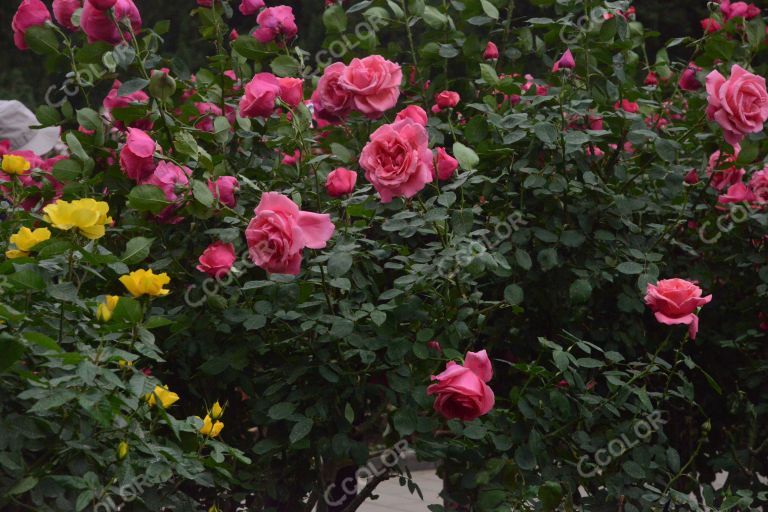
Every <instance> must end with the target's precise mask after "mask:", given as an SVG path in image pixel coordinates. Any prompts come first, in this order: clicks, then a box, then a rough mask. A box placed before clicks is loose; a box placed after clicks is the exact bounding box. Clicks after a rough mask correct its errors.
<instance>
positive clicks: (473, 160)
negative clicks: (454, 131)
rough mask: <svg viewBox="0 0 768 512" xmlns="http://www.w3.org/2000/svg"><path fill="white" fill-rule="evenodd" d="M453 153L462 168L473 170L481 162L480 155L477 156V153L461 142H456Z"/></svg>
mask: <svg viewBox="0 0 768 512" xmlns="http://www.w3.org/2000/svg"><path fill="white" fill-rule="evenodd" d="M453 155H454V156H455V157H456V160H458V161H459V165H461V168H462V169H466V170H471V169H474V168H475V167H477V164H479V163H480V157H479V156H477V153H475V152H474V150H472V149H471V148H468V147H467V146H465V145H464V144H462V143H461V142H454V144H453Z"/></svg>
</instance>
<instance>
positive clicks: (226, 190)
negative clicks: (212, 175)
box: [208, 176, 240, 208]
mask: <svg viewBox="0 0 768 512" xmlns="http://www.w3.org/2000/svg"><path fill="white" fill-rule="evenodd" d="M239 188H240V184H239V183H238V182H237V178H235V177H234V176H221V177H220V178H218V179H216V180H215V181H211V180H208V189H209V190H210V191H211V193H212V194H213V197H214V198H215V199H216V200H218V201H219V202H220V203H221V204H223V205H225V206H229V207H230V208H234V207H235V206H237V199H235V192H237V190H238V189H239Z"/></svg>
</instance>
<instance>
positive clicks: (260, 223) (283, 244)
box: [245, 192, 335, 275]
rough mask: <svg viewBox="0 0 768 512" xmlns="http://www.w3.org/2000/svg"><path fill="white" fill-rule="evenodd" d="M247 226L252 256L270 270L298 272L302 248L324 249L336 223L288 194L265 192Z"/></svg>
mask: <svg viewBox="0 0 768 512" xmlns="http://www.w3.org/2000/svg"><path fill="white" fill-rule="evenodd" d="M254 214H255V216H254V217H253V219H251V222H250V224H248V227H247V228H246V230H245V238H246V240H247V241H248V252H249V254H250V256H251V260H253V262H254V263H255V264H256V265H258V266H259V267H261V268H263V269H264V270H266V271H267V272H273V273H277V274H293V275H297V274H298V273H299V272H300V271H301V258H302V254H301V253H302V250H303V249H304V248H305V247H309V248H310V249H322V248H324V247H325V245H326V242H328V240H330V238H331V237H332V236H333V232H334V230H335V226H334V225H333V222H331V216H330V215H328V214H320V213H312V212H304V211H301V210H299V207H298V206H297V205H296V203H294V202H293V201H291V200H290V199H289V198H288V197H286V196H284V195H282V194H279V193H277V192H265V193H264V194H263V195H262V196H261V201H260V202H259V205H258V206H257V207H256V210H254Z"/></svg>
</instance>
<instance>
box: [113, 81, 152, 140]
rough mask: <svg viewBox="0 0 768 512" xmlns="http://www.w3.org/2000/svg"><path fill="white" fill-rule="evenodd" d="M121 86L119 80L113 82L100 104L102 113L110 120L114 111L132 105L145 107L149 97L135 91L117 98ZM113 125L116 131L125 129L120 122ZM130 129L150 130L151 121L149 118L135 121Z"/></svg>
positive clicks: (142, 92)
mask: <svg viewBox="0 0 768 512" xmlns="http://www.w3.org/2000/svg"><path fill="white" fill-rule="evenodd" d="M121 85H122V82H120V80H115V81H114V83H113V84H112V89H110V91H109V93H108V94H107V97H106V98H104V102H103V103H102V106H103V107H104V111H105V112H106V113H107V116H108V117H110V118H112V111H113V110H114V109H120V108H127V107H130V106H132V105H146V104H147V103H149V96H148V95H147V93H145V92H144V91H136V92H132V93H131V94H126V95H125V96H119V95H118V91H119V90H120V86H121ZM114 124H115V128H117V129H118V130H124V129H125V124H124V123H123V122H122V121H115V123H114ZM131 128H140V129H142V130H151V129H152V120H151V119H149V118H144V119H137V120H135V121H133V122H131Z"/></svg>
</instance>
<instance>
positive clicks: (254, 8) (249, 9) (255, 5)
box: [239, 0, 264, 16]
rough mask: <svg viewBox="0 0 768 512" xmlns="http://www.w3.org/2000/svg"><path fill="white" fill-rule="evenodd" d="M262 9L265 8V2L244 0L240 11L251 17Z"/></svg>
mask: <svg viewBox="0 0 768 512" xmlns="http://www.w3.org/2000/svg"><path fill="white" fill-rule="evenodd" d="M262 7H264V0H242V2H240V7H239V9H240V13H241V14H243V15H244V16H250V15H251V14H256V13H257V12H259V9H261V8H262Z"/></svg>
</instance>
